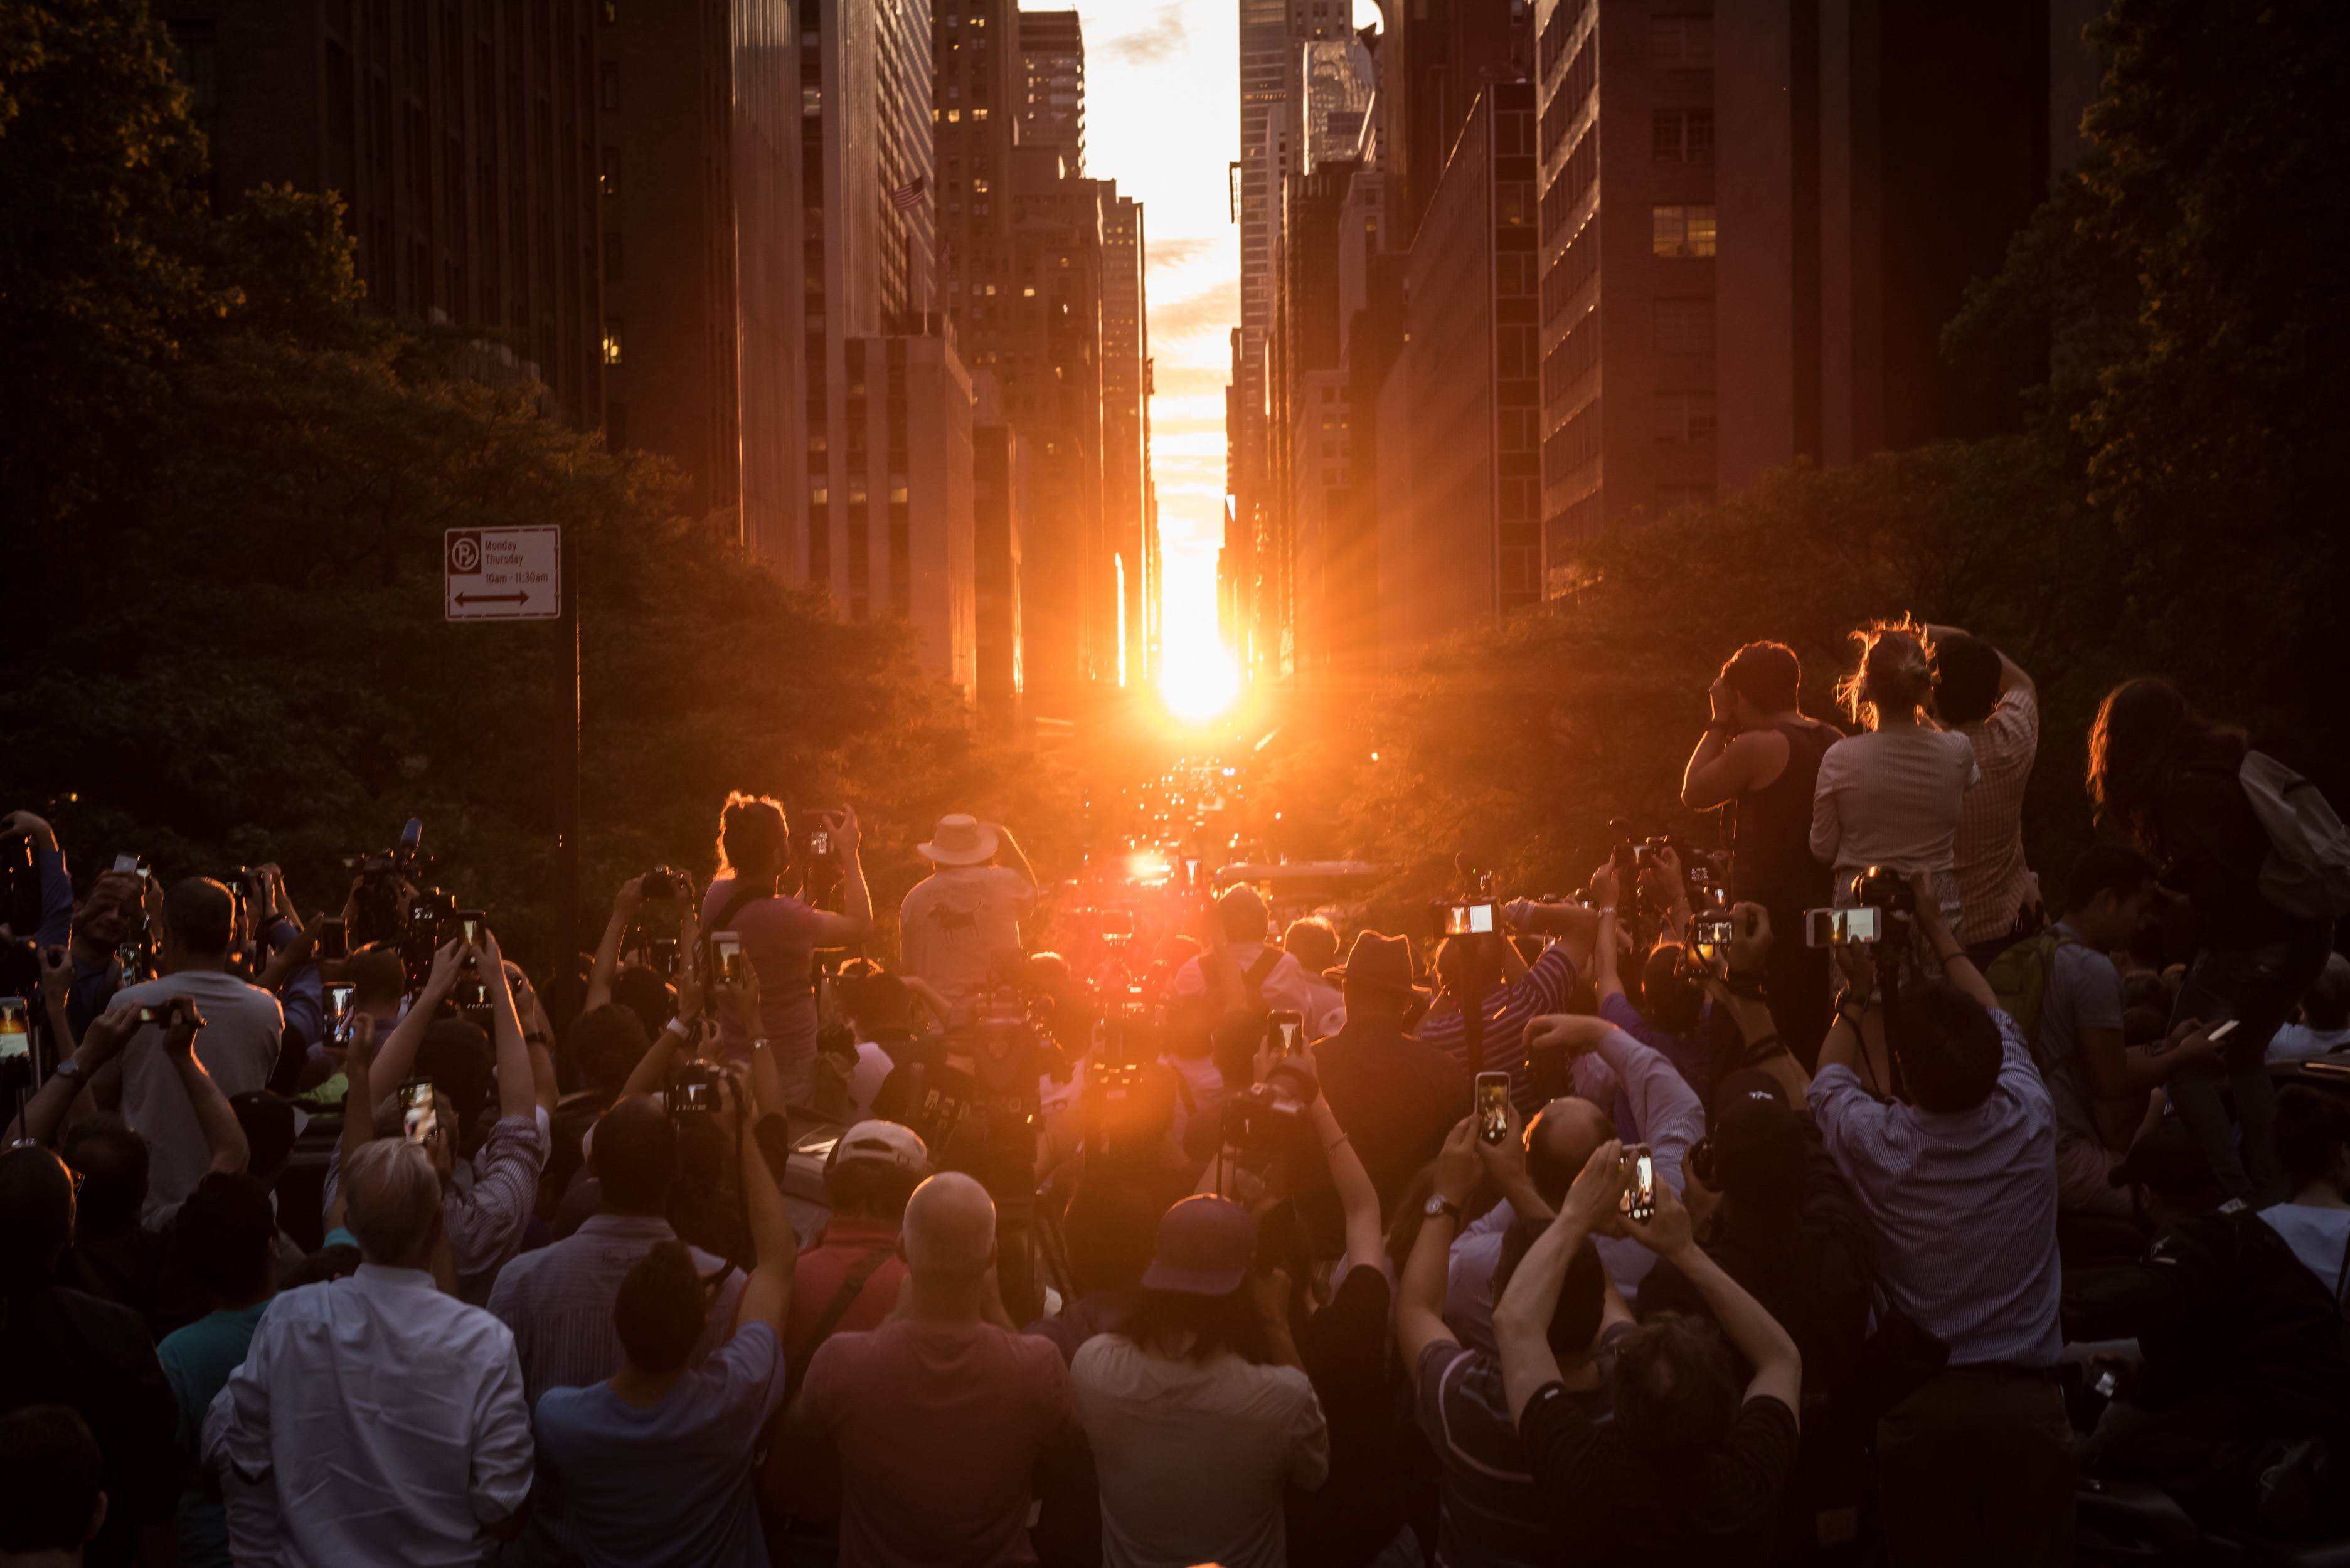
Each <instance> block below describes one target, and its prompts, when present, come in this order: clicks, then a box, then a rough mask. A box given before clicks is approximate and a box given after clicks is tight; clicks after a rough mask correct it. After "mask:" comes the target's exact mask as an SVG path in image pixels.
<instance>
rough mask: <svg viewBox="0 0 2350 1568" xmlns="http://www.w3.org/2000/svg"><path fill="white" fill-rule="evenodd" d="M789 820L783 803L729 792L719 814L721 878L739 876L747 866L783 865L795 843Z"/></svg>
mask: <svg viewBox="0 0 2350 1568" xmlns="http://www.w3.org/2000/svg"><path fill="white" fill-rule="evenodd" d="M788 820H789V819H788V818H787V817H786V816H785V812H784V803H783V802H782V801H779V800H775V799H774V798H772V797H771V796H768V795H764V794H743V792H742V791H741V790H733V791H730V792H729V793H728V794H727V796H726V805H725V809H724V810H723V811H721V812H720V813H719V814H718V875H720V876H721V877H725V876H730V875H739V870H738V868H739V867H742V866H744V865H746V864H748V865H762V864H764V865H770V866H777V867H780V866H781V865H783V863H784V861H785V858H786V857H787V852H788V851H789V849H790V846H791V841H792V838H791V829H790V826H788Z"/></svg>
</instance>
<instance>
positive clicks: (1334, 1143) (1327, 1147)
mask: <svg viewBox="0 0 2350 1568" xmlns="http://www.w3.org/2000/svg"><path fill="white" fill-rule="evenodd" d="M1348 1141H1349V1140H1348V1138H1347V1135H1346V1134H1345V1133H1340V1134H1339V1135H1338V1136H1337V1137H1334V1138H1332V1139H1331V1140H1330V1141H1329V1142H1328V1143H1326V1144H1324V1145H1323V1146H1322V1152H1323V1153H1324V1154H1328V1153H1330V1152H1331V1151H1332V1150H1333V1149H1336V1147H1338V1146H1339V1145H1340V1144H1342V1143H1346V1142H1348Z"/></svg>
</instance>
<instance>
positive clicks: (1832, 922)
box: [1804, 904, 1885, 948]
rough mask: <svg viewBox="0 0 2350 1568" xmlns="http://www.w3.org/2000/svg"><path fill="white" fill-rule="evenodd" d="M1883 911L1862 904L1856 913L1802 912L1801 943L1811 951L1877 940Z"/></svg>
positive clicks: (1823, 910) (1829, 910)
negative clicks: (1802, 937) (1802, 935)
mask: <svg viewBox="0 0 2350 1568" xmlns="http://www.w3.org/2000/svg"><path fill="white" fill-rule="evenodd" d="M1884 913H1885V912H1884V911H1883V910H1882V909H1876V908H1875V907H1873V906H1871V905H1866V904H1864V905H1862V906H1860V907H1859V908H1858V909H1805V910H1804V943H1805V945H1807V946H1810V947H1815V948H1841V947H1849V946H1850V945H1852V944H1853V943H1855V942H1873V941H1877V940H1880V939H1881V933H1882V930H1883V926H1884Z"/></svg>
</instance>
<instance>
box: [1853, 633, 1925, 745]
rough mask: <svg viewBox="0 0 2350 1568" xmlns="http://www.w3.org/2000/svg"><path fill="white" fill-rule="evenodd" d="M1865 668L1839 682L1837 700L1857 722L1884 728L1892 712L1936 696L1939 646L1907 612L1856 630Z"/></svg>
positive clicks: (1906, 710) (1913, 707)
mask: <svg viewBox="0 0 2350 1568" xmlns="http://www.w3.org/2000/svg"><path fill="white" fill-rule="evenodd" d="M1852 640H1853V642H1854V644H1855V646H1856V647H1857V648H1858V649H1860V668H1859V669H1857V670H1854V671H1853V672H1852V673H1850V674H1848V675H1846V676H1845V677H1844V678H1843V679H1842V680H1838V681H1837V682H1836V700H1837V701H1840V702H1842V703H1843V704H1844V706H1845V711H1846V712H1848V713H1850V714H1851V715H1852V717H1853V719H1854V721H1855V722H1860V723H1866V725H1867V726H1868V727H1869V728H1870V729H1872V730H1876V729H1881V728H1883V727H1884V723H1885V718H1886V715H1887V714H1888V713H1900V714H1908V713H1913V712H1915V711H1917V710H1918V709H1920V708H1923V707H1925V706H1926V705H1927V704H1928V703H1929V702H1931V701H1933V700H1934V683H1935V676H1934V645H1933V643H1932V642H1931V641H1929V639H1928V638H1927V636H1926V628H1924V627H1922V626H1919V625H1918V623H1917V622H1916V621H1914V620H1912V619H1910V618H1908V617H1907V616H1904V617H1902V618H1900V619H1899V620H1889V621H1888V620H1881V621H1876V622H1873V623H1871V624H1870V625H1868V626H1866V627H1863V628H1861V629H1860V630H1858V631H1856V632H1854V633H1853V634H1852Z"/></svg>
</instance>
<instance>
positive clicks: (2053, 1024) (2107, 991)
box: [2037, 924, 2122, 1148]
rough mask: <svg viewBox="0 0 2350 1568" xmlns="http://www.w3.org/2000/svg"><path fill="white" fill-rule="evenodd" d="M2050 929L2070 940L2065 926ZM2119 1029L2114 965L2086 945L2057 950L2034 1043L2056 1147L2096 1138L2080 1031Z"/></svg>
mask: <svg viewBox="0 0 2350 1568" xmlns="http://www.w3.org/2000/svg"><path fill="white" fill-rule="evenodd" d="M2056 929H2058V930H2060V931H2063V932H2064V933H2065V934H2066V935H2068V936H2069V935H2073V934H2074V932H2073V929H2072V928H2071V927H2070V926H2065V925H2062V924H2060V925H2059V926H2058V927H2057V928H2056ZM2121 1026H2122V977H2121V971H2119V970H2116V968H2114V961H2113V960H2111V959H2109V958H2107V957H2106V955H2105V954H2103V953H2101V952H2099V951H2098V950H2096V949H2095V948H2093V947H2091V946H2089V945H2088V944H2087V943H2086V942H2082V941H2074V942H2068V943H2066V944H2065V945H2064V946H2063V947H2060V948H2058V949H2057V950H2056V953H2055V957H2054V959H2053V960H2051V961H2050V963H2049V969H2048V992H2047V994H2046V995H2045V996H2043V997H2042V998H2041V1002H2040V1038H2039V1041H2038V1042H2037V1050H2038V1055H2039V1058H2040V1063H2041V1072H2042V1075H2043V1076H2044V1077H2046V1078H2047V1080H2048V1098H2049V1100H2050V1101H2051V1102H2052V1103H2053V1104H2054V1106H2055V1108H2056V1147H2059V1148H2065V1147H2070V1146H2072V1145H2074V1144H2076V1143H2080V1142H2082V1141H2084V1140H2088V1141H2091V1142H2094V1141H2095V1139H2096V1137H2097V1119H2096V1116H2095V1114H2094V1113H2093V1111H2092V1110H2091V1106H2092V1105H2093V1103H2094V1101H2095V1096H2093V1095H2091V1094H2090V1093H2089V1076H2088V1074H2087V1073H2085V1071H2083V1070H2082V1066H2081V1055H2080V1051H2079V1049H2078V1045H2077V1042H2078V1041H2079V1040H2080V1037H2081V1031H2082V1030H2084V1029H2115V1030H2118V1029H2119V1028H2121Z"/></svg>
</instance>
